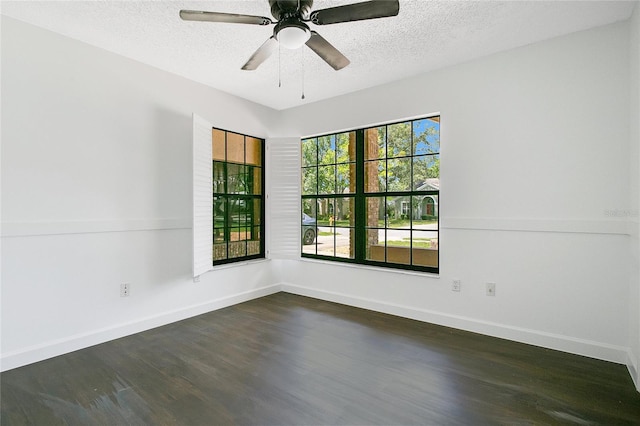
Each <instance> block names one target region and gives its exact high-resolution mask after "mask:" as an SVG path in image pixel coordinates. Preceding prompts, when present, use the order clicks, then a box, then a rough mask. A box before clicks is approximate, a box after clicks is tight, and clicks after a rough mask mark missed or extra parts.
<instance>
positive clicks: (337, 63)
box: [180, 0, 400, 71]
mask: <svg viewBox="0 0 640 426" xmlns="http://www.w3.org/2000/svg"><path fill="white" fill-rule="evenodd" d="M269 5H270V6H271V14H272V15H273V17H274V18H275V19H276V21H272V20H271V19H270V18H267V17H264V16H253V15H237V14H233V13H221V12H204V11H199V10H181V11H180V17H181V18H182V19H183V20H185V21H207V22H225V23H234V24H250V25H271V24H275V28H274V29H273V35H272V36H271V37H270V38H269V39H268V40H267V41H266V42H264V44H263V45H262V46H260V47H259V48H258V50H256V51H255V53H254V54H253V55H251V57H250V58H249V60H248V61H247V63H246V64H244V66H243V67H242V69H243V70H255V69H256V68H258V66H260V64H262V63H263V62H264V61H265V60H266V59H267V58H268V57H269V56H271V54H272V53H273V52H274V51H275V50H276V48H277V47H278V45H279V44H281V45H282V46H284V47H286V48H289V49H297V48H300V47H302V46H303V45H305V44H306V45H307V46H308V47H309V48H310V49H311V50H313V51H314V52H315V53H316V54H318V56H320V57H321V58H322V59H323V60H324V61H325V62H327V63H328V64H329V65H330V66H331V67H333V68H334V69H335V70H336V71H337V70H340V69H342V68H344V67H346V66H347V65H349V59H347V58H346V57H345V56H344V55H343V54H342V53H340V51H339V50H338V49H336V48H335V47H333V45H332V44H331V43H329V42H328V41H327V40H325V39H324V38H323V37H322V36H321V35H320V34H318V33H317V32H315V31H313V30H310V29H309V26H308V25H307V24H306V23H307V22H311V23H313V24H315V25H329V24H338V23H341V22H352V21H362V20H365V19H375V18H385V17H389V16H396V15H397V14H398V12H399V10H400V5H399V2H398V0H373V1H365V2H362V3H354V4H347V5H344V6H336V7H330V8H328V9H320V10H315V11H311V7H312V6H313V0H269Z"/></svg>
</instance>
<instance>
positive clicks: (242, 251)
mask: <svg viewBox="0 0 640 426" xmlns="http://www.w3.org/2000/svg"><path fill="white" fill-rule="evenodd" d="M246 255H247V242H246V241H237V242H233V243H229V259H233V258H235V257H244V256H246Z"/></svg>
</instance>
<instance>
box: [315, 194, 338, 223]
mask: <svg viewBox="0 0 640 426" xmlns="http://www.w3.org/2000/svg"><path fill="white" fill-rule="evenodd" d="M334 214H335V200H334V199H333V198H318V216H317V221H318V226H333V221H334V217H333V215H334Z"/></svg>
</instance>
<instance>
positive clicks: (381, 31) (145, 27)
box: [0, 0, 637, 109]
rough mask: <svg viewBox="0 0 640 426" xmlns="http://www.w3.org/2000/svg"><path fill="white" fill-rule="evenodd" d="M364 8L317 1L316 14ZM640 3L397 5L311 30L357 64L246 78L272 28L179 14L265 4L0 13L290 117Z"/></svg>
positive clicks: (33, 7)
mask: <svg viewBox="0 0 640 426" xmlns="http://www.w3.org/2000/svg"><path fill="white" fill-rule="evenodd" d="M358 1H360V0H316V1H315V2H314V7H313V9H314V10H317V9H323V8H326V7H332V6H337V5H343V4H349V3H355V2H358ZM635 4H637V2H632V1H602V2H600V1H584V2H583V1H506V2H503V1H428V0H400V13H399V15H398V16H397V17H393V18H383V19H375V20H370V21H359V22H351V23H343V24H334V25H324V26H315V25H313V24H310V27H311V29H315V30H316V31H318V32H319V33H320V34H321V35H322V36H323V37H324V38H326V39H327V40H328V41H329V42H331V43H332V44H333V45H334V46H335V47H336V48H338V49H339V50H340V51H341V52H342V53H343V54H344V55H345V56H347V57H348V58H349V59H350V60H351V64H350V65H349V66H348V67H346V68H344V69H343V70H341V71H334V70H333V69H332V68H330V67H329V66H328V65H327V64H326V63H325V62H323V61H322V60H321V59H320V58H319V57H317V56H316V55H315V53H313V52H312V51H311V50H309V49H308V48H306V47H305V48H304V49H299V50H286V49H284V48H283V49H281V52H280V54H278V53H276V54H274V55H273V56H272V57H271V58H269V59H268V60H267V61H266V62H265V63H263V64H262V65H261V66H260V67H259V68H258V69H257V70H256V71H242V70H240V67H241V66H242V65H243V64H244V63H245V62H246V61H247V59H248V58H249V57H250V56H251V54H252V53H253V52H254V51H255V50H256V49H257V48H258V47H259V46H260V45H261V44H262V43H263V42H264V41H265V40H266V39H267V38H269V37H270V36H271V34H272V31H273V26H265V27H261V26H254V25H240V24H221V23H210V22H185V21H182V20H181V19H180V18H179V16H178V12H179V10H180V9H193V10H206V11H216V12H227V13H240V14H249V15H260V16H267V17H271V14H270V9H269V4H268V1H267V0H236V1H167V0H164V1H163V0H156V1H149V0H147V1H44V2H40V1H2V3H1V4H0V7H1V9H0V10H1V12H2V14H3V15H7V16H10V17H13V18H15V19H19V20H22V21H25V22H28V23H31V24H34V25H37V26H40V27H43V28H46V29H49V30H52V31H55V32H57V33H60V34H64V35H66V36H68V37H71V38H74V39H78V40H81V41H83V42H86V43H89V44H91V45H95V46H98V47H101V48H103V49H106V50H109V51H111V52H115V53H118V54H121V55H123V56H126V57H129V58H132V59H135V60H137V61H140V62H143V63H146V64H149V65H152V66H154V67H157V68H160V69H163V70H166V71H169V72H172V73H175V74H178V75H181V76H184V77H186V78H188V79H191V80H194V81H198V82H200V83H203V84H206V85H209V86H212V87H214V88H217V89H220V90H223V91H225V92H228V93H232V94H234V95H237V96H239V97H242V98H245V99H248V100H251V101H254V102H257V103H259V104H263V105H266V106H269V107H272V108H275V109H286V108H290V107H294V106H297V105H301V104H304V103H309V102H314V101H318V100H321V99H325V98H329V97H333V96H337V95H340V94H344V93H349V92H353V91H356V90H360V89H364V88H367V87H371V86H375V85H379V84H383V83H387V82H391V81H395V80H399V79H402V78H405V77H408V76H412V75H416V74H420V73H423V72H426V71H430V70H434V69H438V68H442V67H445V66H449V65H453V64H456V63H461V62H465V61H468V60H471V59H473V58H477V57H481V56H485V55H488V54H491V53H495V52H499V51H503V50H507V49H512V48H514V47H518V46H522V45H526V44H530V43H534V42H537V41H540V40H545V39H549V38H552V37H556V36H559V35H563V34H568V33H571V32H575V31H580V30H584V29H587V28H591V27H595V26H600V25H605V24H609V23H613V22H616V21H622V20H625V19H627V18H628V17H629V16H630V15H631V12H632V10H633V8H634V5H635ZM303 70H304V71H303ZM279 75H280V80H281V82H282V87H278V80H279ZM303 84H304V91H305V94H306V99H305V100H302V99H301V91H302V87H303Z"/></svg>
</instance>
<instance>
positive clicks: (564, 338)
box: [273, 23, 630, 362]
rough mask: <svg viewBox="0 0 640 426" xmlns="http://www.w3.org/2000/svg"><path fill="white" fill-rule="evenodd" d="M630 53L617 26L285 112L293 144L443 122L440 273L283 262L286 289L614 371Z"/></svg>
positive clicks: (620, 323) (619, 335)
mask: <svg viewBox="0 0 640 426" xmlns="http://www.w3.org/2000/svg"><path fill="white" fill-rule="evenodd" d="M628 52H629V35H628V23H622V24H616V25H611V26H606V27H601V28H596V29H593V30H589V31H585V32H581V33H576V34H573V35H569V36H565V37H561V38H557V39H554V40H550V41H546V42H542V43H537V44H533V45H529V46H526V47H522V48H519V49H516V50H512V51H508V52H505V53H500V54H496V55H493V56H490V57H486V58H483V59H480V60H475V61H473V62H469V63H466V64H462V65H459V66H455V67H451V68H447V69H443V70H440V71H437V72H431V73H428V74H425V75H420V76H417V77H414V78H411V79H407V80H403V81H400V82H396V83H392V84H388V85H385V86H381V87H376V88H372V89H369V90H364V91H361V92H358V93H354V94H350V95H346V96H342V97H339V98H334V99H330V100H327V101H322V102H318V103H313V104H309V105H307V106H304V107H299V108H295V109H291V110H288V111H285V116H284V119H285V123H286V129H287V132H288V134H289V135H303V136H307V135H313V134H321V133H326V132H331V131H336V130H343V129H350V128H358V127H362V126H365V125H368V124H375V123H380V122H385V121H392V120H399V119H403V118H407V117H415V116H422V115H425V114H430V113H434V112H440V113H441V119H442V122H441V141H442V148H441V151H442V158H441V173H442V175H441V191H442V193H441V210H440V213H441V215H442V216H441V225H442V230H441V235H440V249H441V257H440V259H441V269H440V271H441V273H440V276H439V277H435V276H428V275H423V274H414V275H411V274H401V273H397V272H382V271H378V270H370V269H365V268H361V269H356V268H350V267H345V266H337V265H334V264H329V263H318V262H311V261H305V260H282V261H279V262H278V268H280V271H281V274H282V275H283V276H284V279H285V282H286V283H287V285H285V288H286V289H288V290H289V291H293V292H298V293H301V294H308V295H314V296H317V297H323V298H327V299H330V300H335V301H339V302H344V303H349V304H353V305H357V306H363V307H367V308H373V309H377V310H382V311H386V312H390V313H396V314H401V315H406V316H410V317H414V318H418V319H424V320H428V321H432V322H435V323H440V324H445V325H451V326H455V327H460V328H465V329H469V330H474V331H479V332H483V333H487V334H491V335H496V336H501V337H507V338H511V339H514V340H520V341H524V342H530V343H535V344H539V345H542V346H547V347H551V348H558V349H561V350H566V351H570V352H574V353H580V354H585V355H589V356H593V357H597V358H603V359H608V360H613V361H616V362H626V359H627V347H628V341H629V335H628V331H629V326H628V323H629V321H628V315H629V306H628V305H629V302H628V298H629V279H628V277H629V263H628V244H629V236H628V235H627V233H628V229H627V217H618V216H619V215H624V212H625V211H627V209H628V208H629V203H628V198H629V195H628V194H629V190H630V189H629V179H628V176H629V161H628V156H629V153H630V150H629V107H628V105H629V81H630V79H629V61H628V57H629V53H628ZM337 78H339V77H337ZM310 96H311V95H310ZM308 117H313V120H309V119H305V118H308ZM612 215H613V216H612ZM273 232H274V233H277V231H276V230H274V231H273ZM454 278H457V279H461V280H462V291H461V292H460V293H454V292H452V291H451V290H450V288H451V281H452V280H453V279H454ZM487 281H492V282H496V283H497V296H496V297H487V296H485V290H484V285H485V283H486V282H487Z"/></svg>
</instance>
